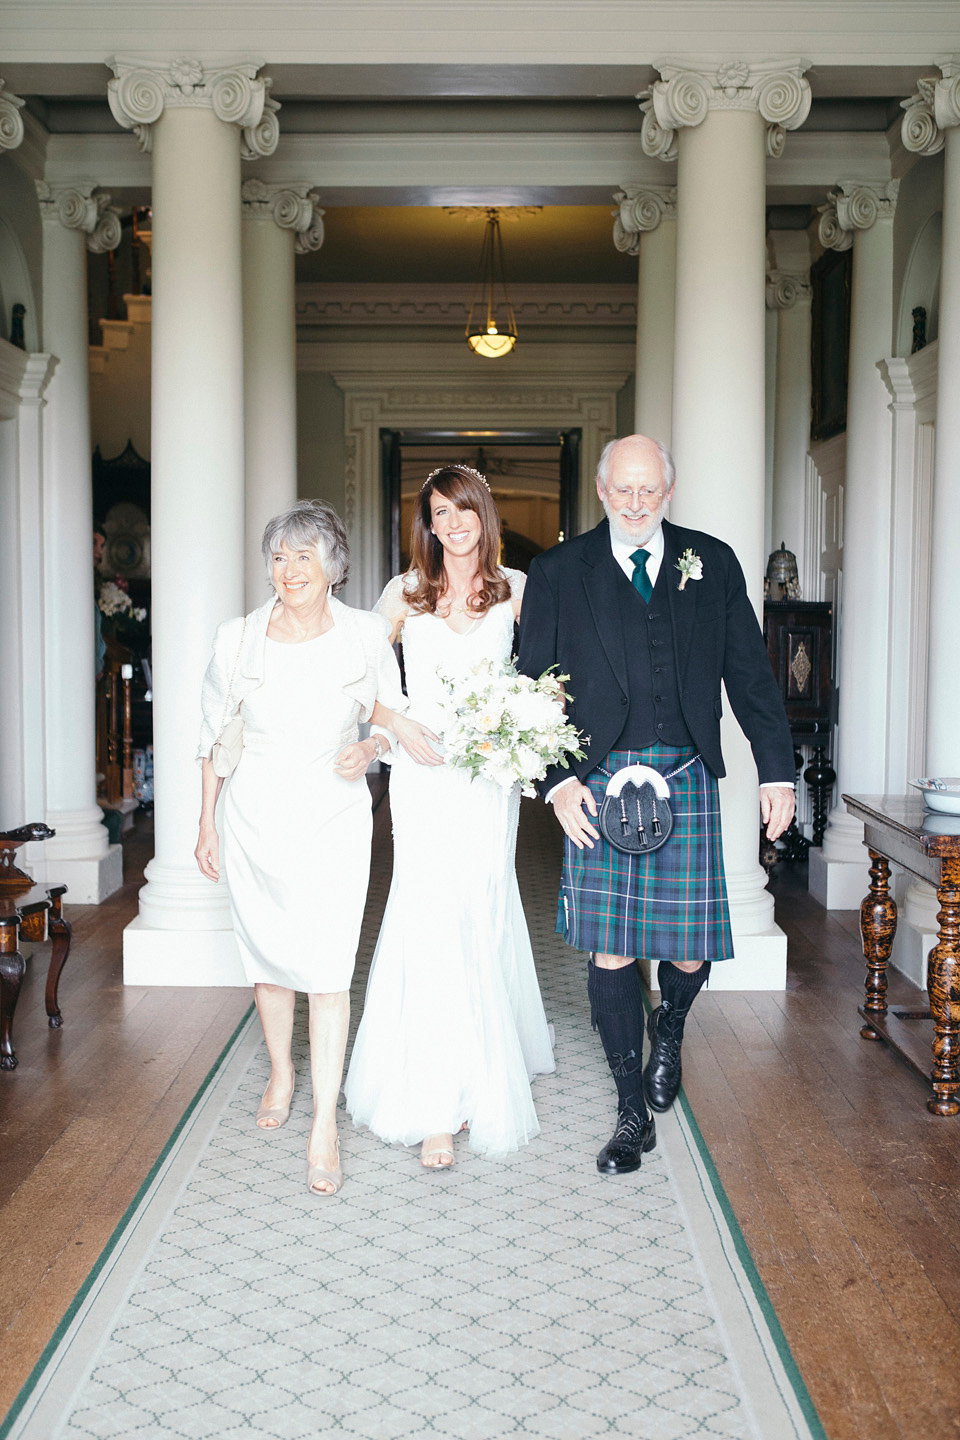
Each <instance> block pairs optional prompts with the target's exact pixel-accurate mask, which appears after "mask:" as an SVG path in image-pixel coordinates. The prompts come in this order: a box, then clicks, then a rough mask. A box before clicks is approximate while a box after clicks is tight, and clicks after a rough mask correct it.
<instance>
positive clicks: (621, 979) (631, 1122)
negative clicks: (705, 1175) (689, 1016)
mask: <svg viewBox="0 0 960 1440" xmlns="http://www.w3.org/2000/svg"><path fill="white" fill-rule="evenodd" d="M587 993H588V995H589V997H590V1019H591V1021H592V1022H593V1026H594V1029H596V1030H598V1031H599V1032H600V1039H601V1040H602V1041H603V1048H604V1052H605V1054H606V1057H607V1064H608V1065H609V1066H610V1069H611V1071H612V1073H613V1078H614V1080H615V1081H616V1083H617V1098H618V1106H617V1108H618V1116H617V1128H616V1130H615V1131H614V1134H613V1136H612V1138H611V1139H610V1140H609V1141H608V1143H607V1144H606V1145H605V1146H604V1147H603V1149H602V1150H601V1151H600V1154H599V1155H598V1156H597V1169H598V1170H599V1171H600V1173H601V1174H602V1175H629V1174H630V1172H631V1171H632V1170H639V1168H640V1161H641V1159H642V1158H643V1156H644V1155H645V1154H646V1152H647V1151H648V1150H652V1149H653V1147H654V1146H655V1145H656V1143H657V1132H656V1127H655V1126H654V1123H653V1117H652V1116H651V1115H650V1114H649V1113H648V1111H647V1107H646V1105H645V1103H644V1099H643V1078H642V1068H643V1004H642V1001H641V996H640V976H639V974H638V972H637V967H636V965H624V966H623V967H622V968H621V969H619V970H601V969H600V968H599V967H598V966H596V965H594V963H593V961H592V960H591V961H590V967H589V970H588V978H587Z"/></svg>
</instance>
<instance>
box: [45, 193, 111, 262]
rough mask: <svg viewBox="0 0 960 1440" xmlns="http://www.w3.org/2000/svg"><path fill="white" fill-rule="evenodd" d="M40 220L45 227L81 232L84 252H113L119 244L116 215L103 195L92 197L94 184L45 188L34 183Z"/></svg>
mask: <svg viewBox="0 0 960 1440" xmlns="http://www.w3.org/2000/svg"><path fill="white" fill-rule="evenodd" d="M34 184H35V185H36V187H37V199H38V200H39V201H40V217H41V219H42V220H43V221H44V223H45V224H48V225H51V224H60V225H63V226H65V227H66V229H67V230H82V231H83V233H84V234H85V235H86V237H87V249H88V250H89V251H90V252H91V254H93V255H102V254H103V253H104V251H106V250H116V248H117V246H118V245H119V244H120V233H121V232H120V212H119V210H117V209H116V207H115V206H113V205H111V204H110V196H109V195H107V194H106V193H101V194H99V195H95V194H94V193H93V192H94V191H95V190H96V188H97V187H96V185H94V184H92V183H91V182H89V181H81V182H79V183H78V184H76V185H48V184H47V182H46V180H35V181H34Z"/></svg>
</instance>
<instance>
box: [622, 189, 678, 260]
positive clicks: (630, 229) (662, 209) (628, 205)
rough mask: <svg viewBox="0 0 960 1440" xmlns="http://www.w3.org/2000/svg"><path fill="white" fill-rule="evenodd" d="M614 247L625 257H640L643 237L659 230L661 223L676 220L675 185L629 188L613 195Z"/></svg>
mask: <svg viewBox="0 0 960 1440" xmlns="http://www.w3.org/2000/svg"><path fill="white" fill-rule="evenodd" d="M613 198H614V200H616V202H617V205H618V207H619V208H618V209H616V210H614V211H612V212H611V213H612V214H613V217H614V220H613V243H614V245H615V246H616V248H617V249H618V250H619V251H621V253H623V254H625V255H639V254H640V236H641V234H642V233H643V232H644V231H645V230H656V228H657V226H658V225H659V224H660V221H661V220H663V219H664V217H666V218H667V219H668V220H675V219H676V218H677V187H676V186H675V185H627V186H625V187H624V189H623V190H618V191H617V192H616V194H615V195H614V197H613Z"/></svg>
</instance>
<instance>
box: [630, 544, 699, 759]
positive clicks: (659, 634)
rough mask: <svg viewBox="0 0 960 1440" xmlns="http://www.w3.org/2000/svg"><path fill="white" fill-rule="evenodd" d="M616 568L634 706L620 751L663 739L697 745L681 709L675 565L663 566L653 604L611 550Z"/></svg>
mask: <svg viewBox="0 0 960 1440" xmlns="http://www.w3.org/2000/svg"><path fill="white" fill-rule="evenodd" d="M610 564H611V565H613V566H614V568H615V569H616V571H617V574H618V576H619V582H620V583H619V584H618V585H617V595H618V599H619V605H620V616H621V621H622V623H623V636H624V642H625V644H624V648H625V650H626V656H627V684H628V687H629V697H630V704H629V707H628V709H627V716H626V720H625V722H624V726H623V730H622V731H621V732H620V736H619V738H618V740H617V743H616V745H615V747H614V748H615V749H617V750H643V749H645V748H646V746H648V745H653V744H655V742H656V741H658V740H659V741H661V742H663V743H664V744H667V745H692V744H693V737H692V736H691V734H690V731H689V730H688V729H687V727H686V725H685V724H684V720H683V712H682V710H681V709H680V686H679V683H678V680H677V665H676V658H675V655H674V650H673V626H672V624H671V621H670V604H669V601H668V598H667V587H668V586H669V585H670V583H671V576H670V574H669V566H668V565H667V563H666V560H664V561H663V562H662V563H661V565H660V573H659V575H658V576H657V583H656V585H655V586H654V587H653V594H652V595H651V596H650V600H649V603H648V602H647V601H645V600H643V599H642V598H641V596H640V595H639V594H638V593H637V591H636V590H634V588H633V586H632V585H631V583H630V581H629V580H628V579H627V577H626V575H624V573H623V571H622V570H621V569H620V566H619V565H618V564H617V562H616V560H615V559H614V558H613V554H612V552H611V555H610Z"/></svg>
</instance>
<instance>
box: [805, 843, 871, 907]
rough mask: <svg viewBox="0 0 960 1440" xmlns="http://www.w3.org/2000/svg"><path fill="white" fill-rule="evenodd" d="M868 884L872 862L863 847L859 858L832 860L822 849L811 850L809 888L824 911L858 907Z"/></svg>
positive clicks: (808, 874) (808, 875) (808, 876)
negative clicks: (870, 863)
mask: <svg viewBox="0 0 960 1440" xmlns="http://www.w3.org/2000/svg"><path fill="white" fill-rule="evenodd" d="M869 883H870V865H869V860H868V858H867V852H866V850H864V849H863V847H862V846H861V855H860V858H859V859H858V860H833V859H831V858H830V857H829V856H826V855H824V853H823V850H822V849H819V848H816V849H814V848H812V849H811V850H810V855H809V870H808V873H807V889H808V890H809V892H810V894H811V895H812V896H813V898H814V899H815V900H819V901H820V904H821V905H822V906H823V907H824V909H825V910H859V909H860V902H861V900H862V899H863V897H864V896H865V895H866V893H867V886H868V885H869Z"/></svg>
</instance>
